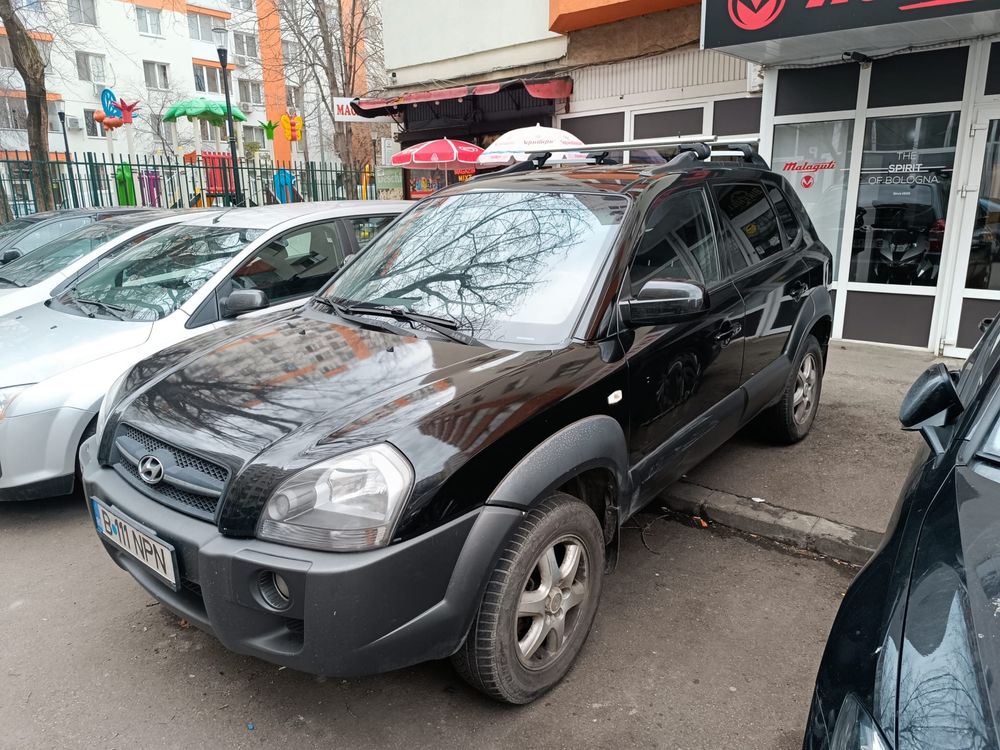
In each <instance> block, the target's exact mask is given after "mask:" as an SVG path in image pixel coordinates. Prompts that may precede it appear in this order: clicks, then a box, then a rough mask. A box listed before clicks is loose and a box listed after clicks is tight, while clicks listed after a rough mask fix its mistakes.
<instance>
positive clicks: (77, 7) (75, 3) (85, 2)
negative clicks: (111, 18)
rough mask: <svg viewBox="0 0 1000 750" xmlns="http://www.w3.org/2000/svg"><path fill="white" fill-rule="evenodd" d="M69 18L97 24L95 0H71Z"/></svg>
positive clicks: (91, 24) (79, 21)
mask: <svg viewBox="0 0 1000 750" xmlns="http://www.w3.org/2000/svg"><path fill="white" fill-rule="evenodd" d="M69 20H70V21H72V22H73V23H85V24H87V25H88V26H97V8H96V7H95V6H94V0H69Z"/></svg>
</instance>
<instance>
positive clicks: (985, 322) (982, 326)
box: [979, 318, 993, 333]
mask: <svg viewBox="0 0 1000 750" xmlns="http://www.w3.org/2000/svg"><path fill="white" fill-rule="evenodd" d="M991 325H993V318H983V319H982V320H980V321H979V332H980V333H986V329H987V328H989V327H990V326H991Z"/></svg>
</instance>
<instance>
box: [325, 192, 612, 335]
mask: <svg viewBox="0 0 1000 750" xmlns="http://www.w3.org/2000/svg"><path fill="white" fill-rule="evenodd" d="M627 207H628V200H627V199H626V198H624V197H622V196H619V195H603V194H602V195H598V194H590V193H549V192H533V193H529V192H475V193H462V194H459V195H452V196H442V197H440V198H429V199H427V200H425V201H423V202H422V203H421V204H420V205H418V206H417V207H416V208H414V209H413V210H412V211H410V212H409V213H408V214H406V215H405V216H404V217H403V218H402V219H400V220H399V221H397V222H396V223H395V224H394V225H393V226H392V228H391V229H389V230H388V231H387V232H386V233H385V234H382V235H381V236H380V237H378V238H377V239H376V240H375V241H374V242H372V244H371V245H370V246H369V247H368V249H366V250H365V251H364V252H363V253H362V254H361V255H360V256H359V257H358V259H357V260H356V261H355V262H353V263H351V264H350V265H348V266H347V267H346V268H345V269H344V270H343V271H342V272H341V273H340V274H339V275H338V276H336V277H335V278H334V280H333V281H332V282H331V284H330V286H328V287H327V288H326V290H324V295H325V296H326V297H327V298H328V299H330V300H332V301H334V302H338V303H341V304H345V305H357V304H369V305H378V306H387V307H393V308H399V309H402V310H405V311H408V312H413V313H420V314H423V315H433V316H435V317H440V318H448V319H450V320H453V321H455V323H457V325H458V328H459V329H460V330H462V331H463V332H466V333H468V334H469V335H470V336H474V337H475V338H477V339H482V340H486V341H494V342H501V343H510V344H528V345H532V344H536V345H551V344H556V343H559V342H562V341H565V340H566V339H567V338H568V337H569V336H570V334H571V330H572V326H573V324H574V323H575V321H576V318H577V317H578V315H579V312H580V309H581V308H582V306H583V303H584V300H585V299H586V296H587V292H588V290H589V289H590V288H591V286H592V285H593V283H594V278H595V276H596V275H597V273H598V271H599V269H600V266H601V261H602V260H603V259H604V257H605V255H606V252H607V249H608V247H609V246H610V244H611V242H612V241H613V239H614V237H615V235H616V234H617V231H618V228H619V226H620V224H621V221H622V218H623V217H624V215H625V212H626V209H627Z"/></svg>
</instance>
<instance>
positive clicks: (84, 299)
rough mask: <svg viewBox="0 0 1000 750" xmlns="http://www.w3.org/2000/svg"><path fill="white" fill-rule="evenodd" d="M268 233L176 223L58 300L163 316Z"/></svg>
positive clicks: (118, 313)
mask: <svg viewBox="0 0 1000 750" xmlns="http://www.w3.org/2000/svg"><path fill="white" fill-rule="evenodd" d="M262 234H264V230H262V229H245V228H235V227H223V226H194V225H189V224H176V225H174V226H172V227H168V228H167V229H165V230H164V231H162V232H160V233H158V234H156V235H154V236H153V237H151V238H149V239H147V240H145V241H143V242H141V243H139V244H138V245H136V246H135V247H133V248H131V249H130V250H128V251H127V252H125V253H122V254H121V255H119V256H118V257H117V258H115V259H114V260H112V261H111V262H110V263H108V264H107V265H106V266H104V267H103V268H101V269H99V270H97V271H95V272H94V273H92V274H90V275H89V276H87V277H85V278H84V279H83V280H82V281H80V283H79V284H77V285H76V286H74V287H71V288H70V289H68V290H66V292H64V293H63V294H62V295H60V296H59V298H58V301H59V302H60V303H61V304H64V305H66V306H68V307H72V306H76V307H77V308H78V309H82V310H83V312H85V313H86V314H88V315H100V316H102V317H117V318H122V319H126V320H143V321H153V320H159V319H160V318H165V317H166V316H167V315H170V314H171V313H172V312H174V311H175V310H176V309H177V308H179V307H180V306H181V305H183V304H184V303H185V302H187V301H188V300H189V299H190V298H191V296H192V295H193V294H194V293H195V292H197V291H198V290H199V289H201V287H202V286H203V285H204V284H205V283H206V282H207V281H209V280H210V279H211V278H212V277H213V276H214V275H215V274H216V273H218V272H219V271H220V270H221V269H222V267H223V266H225V265H226V264H227V263H228V262H229V261H230V260H232V259H233V258H234V257H235V256H236V255H237V254H239V252H240V251H241V250H243V248H245V247H246V246H247V245H248V244H249V243H251V242H253V241H254V240H255V239H257V238H258V237H260V236H261V235H262ZM88 302H90V303H95V304H93V305H92V306H87V305H86V303H88ZM102 311H103V312H102Z"/></svg>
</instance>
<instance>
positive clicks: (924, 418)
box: [899, 363, 965, 454]
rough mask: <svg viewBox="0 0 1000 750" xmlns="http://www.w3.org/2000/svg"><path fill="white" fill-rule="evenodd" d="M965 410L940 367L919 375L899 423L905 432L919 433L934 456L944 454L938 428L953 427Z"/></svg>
mask: <svg viewBox="0 0 1000 750" xmlns="http://www.w3.org/2000/svg"><path fill="white" fill-rule="evenodd" d="M964 408H965V407H963V406H962V401H961V399H959V397H958V390H957V389H956V388H955V380H954V379H953V378H952V376H951V373H950V372H948V368H947V367H945V366H944V365H943V364H940V363H939V364H936V365H931V366H930V367H928V368H927V369H926V370H924V371H923V373H921V375H920V377H919V378H917V379H916V381H915V382H914V383H913V385H911V386H910V390H909V391H907V392H906V396H904V397H903V403H902V405H900V407H899V421H900V423H902V425H903V429H904V430H919V431H920V434H921V435H922V436H923V438H924V440H926V441H927V444H928V445H929V446H930V447H931V450H932V451H934V453H935V454H939V453H943V452H944V445H943V443H942V442H941V438H940V435H939V432H938V428H941V427H947V426H948V425H951V424H954V423H955V420H956V419H958V415H959V414H961V413H962V411H963V410H964Z"/></svg>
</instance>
